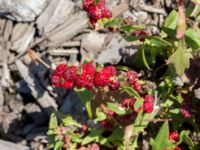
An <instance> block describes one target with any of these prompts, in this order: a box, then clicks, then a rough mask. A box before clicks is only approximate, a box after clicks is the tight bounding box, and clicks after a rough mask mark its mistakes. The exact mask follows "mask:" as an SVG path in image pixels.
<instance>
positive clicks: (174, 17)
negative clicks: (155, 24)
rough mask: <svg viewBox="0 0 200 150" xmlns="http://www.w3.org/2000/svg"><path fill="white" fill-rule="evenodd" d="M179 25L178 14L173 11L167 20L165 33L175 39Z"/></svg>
mask: <svg viewBox="0 0 200 150" xmlns="http://www.w3.org/2000/svg"><path fill="white" fill-rule="evenodd" d="M177 23H178V13H177V12H176V11H175V10H173V11H172V12H171V13H170V14H169V15H168V17H167V18H166V20H165V23H164V26H163V31H164V32H165V33H167V35H168V36H170V37H173V38H174V37H175V34H176V26H177Z"/></svg>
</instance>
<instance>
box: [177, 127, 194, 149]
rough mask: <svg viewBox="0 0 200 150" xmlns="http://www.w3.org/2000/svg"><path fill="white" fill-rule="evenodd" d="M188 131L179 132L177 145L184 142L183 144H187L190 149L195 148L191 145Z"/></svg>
mask: <svg viewBox="0 0 200 150" xmlns="http://www.w3.org/2000/svg"><path fill="white" fill-rule="evenodd" d="M189 134H190V131H185V130H183V131H181V133H180V140H179V144H180V143H181V142H184V143H185V144H187V145H188V146H190V147H191V148H192V147H194V146H195V144H194V143H193V141H192V139H191V138H190V137H189Z"/></svg>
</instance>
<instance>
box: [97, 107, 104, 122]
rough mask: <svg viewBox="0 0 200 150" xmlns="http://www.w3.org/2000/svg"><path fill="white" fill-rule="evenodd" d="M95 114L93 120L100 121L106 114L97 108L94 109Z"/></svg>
mask: <svg viewBox="0 0 200 150" xmlns="http://www.w3.org/2000/svg"><path fill="white" fill-rule="evenodd" d="M96 116H97V118H96V119H95V121H102V120H105V119H106V115H105V114H104V113H103V112H101V111H100V109H99V108H97V109H96Z"/></svg>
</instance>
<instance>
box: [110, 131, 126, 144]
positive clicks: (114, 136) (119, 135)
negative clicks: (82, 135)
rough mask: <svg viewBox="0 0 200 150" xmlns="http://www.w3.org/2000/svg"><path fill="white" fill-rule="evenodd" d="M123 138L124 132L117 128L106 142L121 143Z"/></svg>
mask: <svg viewBox="0 0 200 150" xmlns="http://www.w3.org/2000/svg"><path fill="white" fill-rule="evenodd" d="M123 136H124V130H123V129H122V128H117V129H114V131H113V133H112V134H111V136H109V137H108V141H109V142H112V141H121V142H122V141H123Z"/></svg>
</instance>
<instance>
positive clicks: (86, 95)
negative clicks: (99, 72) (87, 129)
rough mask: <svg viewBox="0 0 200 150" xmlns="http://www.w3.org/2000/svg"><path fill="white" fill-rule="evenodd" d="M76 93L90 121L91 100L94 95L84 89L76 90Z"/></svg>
mask: <svg viewBox="0 0 200 150" xmlns="http://www.w3.org/2000/svg"><path fill="white" fill-rule="evenodd" d="M76 93H77V94H78V96H79V98H80V99H81V101H82V102H83V104H84V106H85V107H86V110H87V113H88V116H89V118H90V119H92V117H93V115H92V108H91V100H92V98H93V96H94V94H93V93H92V92H91V91H89V90H87V89H84V88H82V89H76Z"/></svg>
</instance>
